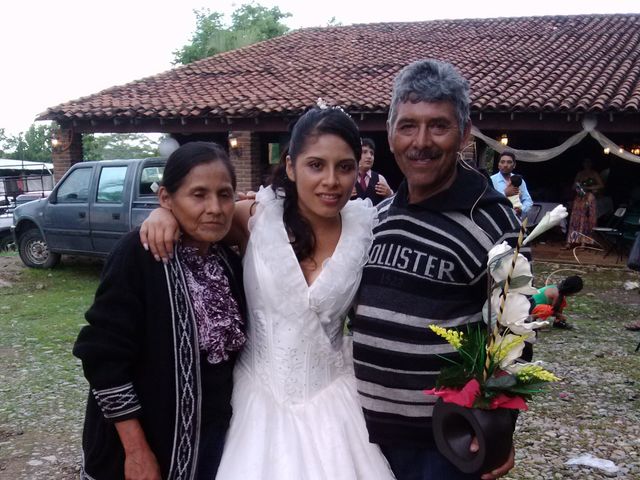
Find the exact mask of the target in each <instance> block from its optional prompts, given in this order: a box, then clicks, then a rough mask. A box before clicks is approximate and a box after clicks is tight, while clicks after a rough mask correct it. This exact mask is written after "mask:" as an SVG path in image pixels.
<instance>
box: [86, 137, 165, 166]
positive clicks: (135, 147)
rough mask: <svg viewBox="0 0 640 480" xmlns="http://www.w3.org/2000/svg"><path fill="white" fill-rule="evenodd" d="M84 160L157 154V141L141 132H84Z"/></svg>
mask: <svg viewBox="0 0 640 480" xmlns="http://www.w3.org/2000/svg"><path fill="white" fill-rule="evenodd" d="M82 150H83V157H84V159H85V160H115V159H118V158H148V157H157V156H159V155H160V154H159V152H158V145H157V142H155V141H153V140H151V139H150V138H149V137H148V136H146V135H145V134H143V133H111V134H98V135H95V134H85V135H83V136H82Z"/></svg>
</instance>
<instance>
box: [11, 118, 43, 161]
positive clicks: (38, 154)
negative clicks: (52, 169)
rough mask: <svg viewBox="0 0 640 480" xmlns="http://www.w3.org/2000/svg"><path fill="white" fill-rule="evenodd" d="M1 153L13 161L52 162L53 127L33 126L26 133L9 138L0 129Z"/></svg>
mask: <svg viewBox="0 0 640 480" xmlns="http://www.w3.org/2000/svg"><path fill="white" fill-rule="evenodd" d="M0 153H1V154H2V157H4V158H10V159H13V160H34V161H39V162H50V161H51V126H50V125H35V124H33V125H31V126H30V127H29V129H28V130H27V131H26V132H20V133H19V134H18V135H14V136H7V135H6V134H5V131H4V129H0Z"/></svg>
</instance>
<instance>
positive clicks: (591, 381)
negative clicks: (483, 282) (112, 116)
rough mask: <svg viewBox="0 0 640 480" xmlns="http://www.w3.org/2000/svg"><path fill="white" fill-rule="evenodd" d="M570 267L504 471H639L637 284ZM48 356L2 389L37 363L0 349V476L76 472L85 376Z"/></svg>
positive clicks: (18, 478)
mask: <svg viewBox="0 0 640 480" xmlns="http://www.w3.org/2000/svg"><path fill="white" fill-rule="evenodd" d="M12 261H14V260H10V261H7V260H6V257H0V280H2V282H0V285H5V286H0V288H11V283H13V282H15V280H16V277H15V275H16V272H17V273H18V274H19V270H20V267H19V266H15V265H14V266H7V262H9V263H10V262H12ZM560 268H576V267H575V266H562V265H554V264H536V265H535V266H534V269H535V273H536V280H537V281H536V285H538V286H540V285H542V284H544V281H545V279H546V278H547V276H548V275H549V273H550V272H552V271H554V270H558V269H560ZM579 268H580V269H581V270H582V271H583V272H584V273H583V278H584V279H585V284H586V287H585V291H583V292H582V294H580V295H579V296H578V297H576V298H575V299H571V300H570V302H569V307H568V314H569V318H570V321H571V322H573V323H574V324H575V325H576V328H575V329H574V330H571V331H568V330H558V329H553V330H547V331H544V332H541V334H540V336H539V340H538V343H537V345H536V348H535V358H534V359H536V360H542V361H544V362H545V363H546V366H547V367H548V368H549V369H550V370H552V371H553V372H555V373H556V374H557V375H558V376H560V377H561V378H562V379H563V381H562V382H560V383H558V384H554V385H553V386H552V387H551V388H550V389H549V390H548V392H546V393H544V394H541V395H539V396H538V397H537V398H535V399H534V401H533V402H532V404H531V409H530V410H529V411H528V412H525V413H523V414H521V415H520V418H519V420H518V426H517V430H516V434H515V443H516V468H515V469H514V470H512V472H510V474H509V475H508V477H505V478H509V479H512V480H516V479H534V480H555V479H576V480H584V479H605V478H619V479H630V480H631V479H640V395H639V386H640V352H638V353H634V351H633V350H634V348H635V346H636V345H637V343H638V341H640V333H637V332H629V331H627V330H625V329H624V328H623V325H624V324H625V323H628V322H629V321H632V320H636V319H640V295H639V294H638V290H637V289H635V290H630V291H626V290H624V288H623V282H624V281H626V280H634V281H638V280H639V278H638V276H637V275H636V274H634V273H632V272H630V271H628V270H624V269H604V268H589V267H582V266H580V267H579ZM7 272H10V273H7ZM568 274H570V273H567V272H562V274H559V275H554V276H553V277H552V278H551V280H552V281H556V280H559V279H560V278H562V277H563V276H564V275H568ZM7 283H8V284H9V286H7V285H6V284H7ZM0 309H1V306H0ZM0 314H1V310H0ZM81 322H82V319H80V318H79V319H78V323H79V324H80V323H81ZM70 347H71V346H69V349H70ZM51 361H53V362H61V363H65V364H61V365H60V366H59V372H60V373H59V375H56V376H57V377H58V378H51V379H50V383H49V385H47V388H45V389H43V390H42V391H37V392H33V391H32V392H27V391H25V392H22V393H21V394H20V395H18V396H17V398H10V399H9V398H6V393H5V391H4V390H3V387H2V383H1V380H2V375H24V376H28V375H29V374H30V373H32V372H33V371H34V369H38V368H39V366H38V365H37V364H34V362H30V356H29V350H28V349H26V350H25V349H23V348H8V349H4V350H2V349H0V478H1V479H3V480H4V479H6V480H27V479H29V480H31V479H61V480H66V479H75V478H78V471H79V464H80V450H79V448H80V436H81V431H80V430H81V419H82V416H83V410H84V399H85V395H86V389H87V386H86V383H85V381H84V379H83V377H82V375H81V371H80V367H79V365H78V364H77V363H75V362H74V360H73V357H69V358H67V357H65V358H64V359H62V358H58V357H55V356H54V357H53V358H52V359H51ZM584 454H590V455H592V456H594V457H597V458H599V459H603V460H610V461H611V462H613V464H614V465H615V467H616V468H617V471H616V472H613V473H611V472H606V471H605V470H602V469H599V468H594V467H587V466H568V465H566V462H567V461H568V460H570V459H572V458H576V457H579V456H581V455H584ZM436 480H437V479H436Z"/></svg>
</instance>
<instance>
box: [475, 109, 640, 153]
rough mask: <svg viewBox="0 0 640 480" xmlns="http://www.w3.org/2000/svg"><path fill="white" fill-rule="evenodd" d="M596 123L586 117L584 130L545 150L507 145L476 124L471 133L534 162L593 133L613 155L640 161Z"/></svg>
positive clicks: (583, 123) (583, 124) (492, 146)
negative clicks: (485, 132)
mask: <svg viewBox="0 0 640 480" xmlns="http://www.w3.org/2000/svg"><path fill="white" fill-rule="evenodd" d="M596 124H597V122H596V120H595V118H593V117H586V118H585V119H584V120H583V121H582V128H583V130H582V131H581V132H578V133H576V134H575V135H572V136H571V137H569V138H568V139H567V140H565V141H564V142H563V143H561V144H560V145H558V146H556V147H553V148H547V149H545V150H518V149H515V148H511V147H508V146H505V145H503V144H501V143H500V142H499V141H498V140H495V139H493V138H491V137H487V136H486V135H485V134H484V133H482V132H481V131H480V130H479V129H478V128H477V127H475V126H472V127H471V135H473V136H474V137H476V138H479V139H481V140H482V141H483V142H485V143H486V144H487V145H489V146H490V147H491V148H493V149H494V150H495V151H496V152H498V153H502V152H504V151H505V150H509V151H511V152H514V154H515V156H516V158H517V159H518V161H519V162H532V163H536V162H546V161H547V160H551V159H552V158H555V157H557V156H558V155H560V154H561V153H563V152H564V151H565V150H568V149H569V148H571V147H573V146H574V145H577V144H578V143H580V142H581V141H582V140H583V139H584V138H585V137H586V136H587V135H591V136H592V137H593V138H594V139H595V140H596V141H597V142H598V143H599V144H600V145H602V148H608V149H609V153H610V154H611V155H617V156H618V157H620V158H624V159H625V160H629V161H630V162H636V163H640V156H638V155H634V154H633V153H631V152H628V151H626V150H622V151H621V149H620V147H619V146H618V145H617V144H616V143H615V142H612V141H611V140H609V139H608V138H607V137H606V136H605V135H603V134H602V133H600V132H599V131H597V130H596V129H595V127H596Z"/></svg>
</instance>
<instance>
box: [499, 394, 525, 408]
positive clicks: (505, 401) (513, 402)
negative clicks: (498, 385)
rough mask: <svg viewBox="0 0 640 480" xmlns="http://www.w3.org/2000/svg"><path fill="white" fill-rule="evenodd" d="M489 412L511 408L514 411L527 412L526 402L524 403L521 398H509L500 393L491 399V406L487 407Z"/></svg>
mask: <svg viewBox="0 0 640 480" xmlns="http://www.w3.org/2000/svg"><path fill="white" fill-rule="evenodd" d="M489 408H490V409H491V410H493V409H495V408H513V409H515V410H522V411H525V410H528V409H529V407H528V406H527V402H525V401H524V398H522V397H510V396H509V395H505V394H504V393H501V394H500V395H497V396H495V397H493V398H492V399H491V404H490V405H489Z"/></svg>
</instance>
